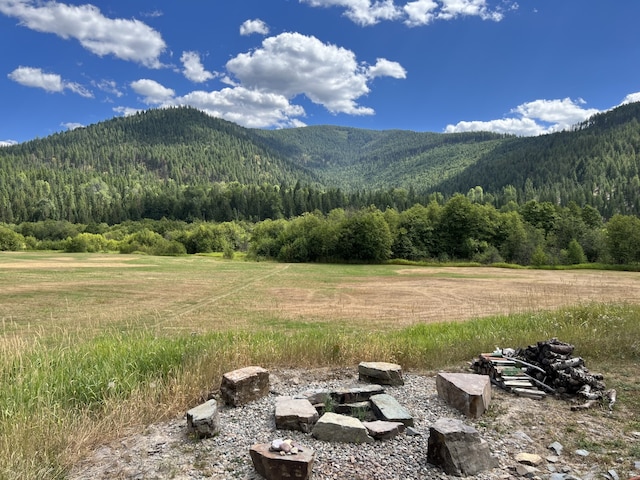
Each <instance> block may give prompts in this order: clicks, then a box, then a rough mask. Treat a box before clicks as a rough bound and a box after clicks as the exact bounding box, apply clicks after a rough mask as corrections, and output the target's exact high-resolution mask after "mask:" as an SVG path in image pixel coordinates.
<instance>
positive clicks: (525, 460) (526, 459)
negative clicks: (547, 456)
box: [515, 452, 542, 467]
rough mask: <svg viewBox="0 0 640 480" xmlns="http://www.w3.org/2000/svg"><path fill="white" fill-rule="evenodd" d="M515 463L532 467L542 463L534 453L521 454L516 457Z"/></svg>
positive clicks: (539, 457) (540, 458)
mask: <svg viewBox="0 0 640 480" xmlns="http://www.w3.org/2000/svg"><path fill="white" fill-rule="evenodd" d="M515 461H516V462H518V463H521V464H523V465H530V466H532V467H537V466H538V465H540V464H541V463H542V457H541V456H540V455H537V454H535V453H524V452H521V453H518V454H517V455H516V457H515Z"/></svg>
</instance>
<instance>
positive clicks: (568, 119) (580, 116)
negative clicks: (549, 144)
mask: <svg viewBox="0 0 640 480" xmlns="http://www.w3.org/2000/svg"><path fill="white" fill-rule="evenodd" d="M584 103H585V102H584V100H582V99H581V98H579V99H577V100H572V99H570V98H564V99H557V100H534V101H532V102H527V103H523V104H522V105H518V106H517V107H516V108H514V109H512V110H511V112H510V114H513V115H515V117H508V118H501V119H497V120H488V121H480V120H475V121H462V122H458V123H457V124H455V125H447V127H446V128H445V132H447V133H455V132H472V131H490V132H498V133H510V134H514V135H519V136H534V135H542V134H546V133H553V132H559V131H562V130H567V129H569V128H571V127H572V126H573V125H576V124H577V123H580V122H582V121H584V120H586V119H587V118H589V117H591V116H593V115H595V114H596V113H598V112H599V110H598V109H595V108H584V107H583V106H582V105H584Z"/></svg>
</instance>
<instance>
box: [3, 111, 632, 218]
mask: <svg viewBox="0 0 640 480" xmlns="http://www.w3.org/2000/svg"><path fill="white" fill-rule="evenodd" d="M639 152H640V103H635V104H629V105H623V106H621V107H618V108H616V109H614V110H612V111H609V112H606V113H602V114H599V115H596V116H595V117H593V118H591V119H589V120H588V121H586V122H584V123H583V124H581V125H577V126H576V127H575V129H574V130H573V131H570V132H560V133H555V134H551V135H544V136H540V137H528V138H516V137H511V136H504V135H497V134H493V133H486V132H475V133H463V134H440V133H429V132H426V133H424V132H423V133H419V132H411V131H402V130H387V131H375V130H365V129H356V128H348V127H339V126H314V127H303V128H295V129H283V130H273V131H271V130H256V129H246V128H243V127H240V126H238V125H235V124H233V123H230V122H227V121H224V120H220V119H216V118H212V117H209V116H207V115H205V114H204V113H202V112H200V111H198V110H195V109H192V108H173V109H166V110H149V111H147V112H142V113H139V114H136V115H133V116H130V117H119V118H114V119H112V120H108V121H105V122H101V123H98V124H95V125H90V126H88V127H85V128H80V129H76V130H73V131H69V132H64V133H58V134H55V135H52V136H50V137H47V138H43V139H36V140H32V141H29V142H25V143H23V144H20V145H15V146H10V147H4V148H2V149H0V221H4V222H22V221H37V220H45V219H54V220H58V219H64V220H69V221H74V222H82V223H92V222H107V223H114V222H120V221H124V220H129V219H133V220H135V219H139V218H147V217H148V218H162V217H167V218H179V219H184V220H197V219H204V220H219V221H222V220H231V219H249V220H257V219H262V218H272V217H279V216H291V215H297V214H300V213H302V212H303V211H307V210H313V209H316V208H317V209H320V210H322V211H328V210H330V209H331V208H336V207H347V206H350V205H353V206H361V205H362V204H368V203H376V204H378V203H384V205H381V206H382V207H384V206H386V205H394V206H396V207H398V208H403V207H405V206H406V204H410V203H411V202H414V201H422V202H424V201H427V196H428V195H430V194H434V193H436V192H439V193H441V194H443V195H444V196H445V197H447V196H450V195H452V194H453V193H456V192H461V193H467V192H469V191H470V190H471V189H475V191H477V190H479V189H477V188H476V187H478V186H480V187H482V188H481V189H480V190H482V192H483V194H484V199H485V200H489V201H492V202H493V203H494V204H495V205H496V206H500V205H503V204H504V203H506V202H507V201H508V200H516V201H518V202H519V203H523V202H526V201H528V200H530V199H537V200H540V201H551V202H553V203H560V204H563V205H565V204H567V203H569V202H571V201H574V202H576V203H577V204H578V205H586V204H589V205H592V206H594V207H596V208H597V209H598V210H600V211H601V212H602V213H603V214H604V215H606V216H610V215H612V214H613V213H616V212H620V213H627V214H628V213H631V214H638V213H640V179H639V177H638V171H639V170H640V153H639ZM376 192H380V193H379V194H378V193H376ZM389 192H391V193H392V197H393V195H395V194H396V193H397V195H396V196H397V197H398V198H404V199H405V200H404V204H402V205H401V204H398V202H396V201H393V198H392V199H391V203H389V200H388V198H389ZM403 192H404V193H403ZM407 192H409V196H407Z"/></svg>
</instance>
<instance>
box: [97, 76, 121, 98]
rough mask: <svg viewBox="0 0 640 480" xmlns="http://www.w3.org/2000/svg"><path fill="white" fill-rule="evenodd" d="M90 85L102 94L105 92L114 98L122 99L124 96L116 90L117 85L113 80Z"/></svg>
mask: <svg viewBox="0 0 640 480" xmlns="http://www.w3.org/2000/svg"><path fill="white" fill-rule="evenodd" d="M92 85H93V86H94V87H96V88H98V89H100V90H102V91H103V92H106V93H108V94H110V95H113V96H115V97H118V98H120V97H122V95H124V94H123V93H122V92H121V91H120V89H119V88H118V84H117V83H116V82H114V81H113V80H101V81H99V82H92Z"/></svg>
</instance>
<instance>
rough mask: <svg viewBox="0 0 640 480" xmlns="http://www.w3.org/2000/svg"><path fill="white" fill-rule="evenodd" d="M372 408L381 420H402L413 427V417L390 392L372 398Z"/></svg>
mask: <svg viewBox="0 0 640 480" xmlns="http://www.w3.org/2000/svg"><path fill="white" fill-rule="evenodd" d="M370 401H371V408H372V410H373V412H374V413H375V414H376V417H378V419H380V420H386V421H388V422H401V423H403V424H404V425H405V426H407V427H413V417H412V416H411V414H410V413H409V412H408V411H407V409H406V408H404V407H403V406H402V405H400V404H399V403H398V401H397V400H396V399H395V398H394V397H392V396H391V395H389V394H386V393H382V394H380V395H373V396H372V397H371V398H370Z"/></svg>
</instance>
